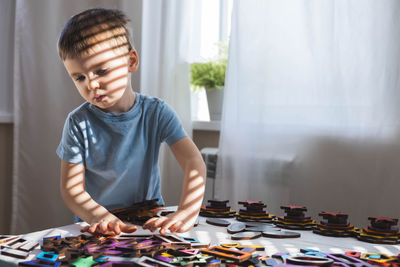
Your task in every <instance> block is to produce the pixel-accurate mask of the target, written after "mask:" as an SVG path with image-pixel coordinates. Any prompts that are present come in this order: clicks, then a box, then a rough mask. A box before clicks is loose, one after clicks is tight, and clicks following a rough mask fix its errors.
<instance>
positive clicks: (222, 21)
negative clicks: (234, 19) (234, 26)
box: [191, 0, 233, 121]
mask: <svg viewBox="0 0 400 267" xmlns="http://www.w3.org/2000/svg"><path fill="white" fill-rule="evenodd" d="M232 2H233V0H219V1H215V0H202V1H201V3H200V12H199V13H200V14H201V15H200V16H199V17H198V18H196V19H197V20H199V21H196V22H195V23H194V25H197V27H198V28H197V30H198V31H197V32H198V33H200V36H199V37H197V38H198V39H200V42H199V45H198V47H197V49H196V50H197V51H194V53H193V57H192V58H191V63H194V62H206V61H208V60H210V59H213V58H215V57H216V56H218V53H219V46H218V44H219V43H226V44H227V43H228V39H229V33H230V21H231V11H232ZM191 104H192V105H191V106H192V121H210V113H209V109H208V103H207V96H206V92H205V90H204V89H200V90H196V91H195V92H194V91H193V90H192V98H191Z"/></svg>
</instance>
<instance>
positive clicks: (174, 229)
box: [169, 221, 183, 232]
mask: <svg viewBox="0 0 400 267" xmlns="http://www.w3.org/2000/svg"><path fill="white" fill-rule="evenodd" d="M182 224H183V223H182V222H181V221H177V222H176V223H174V224H173V225H171V227H170V228H169V231H170V232H178V231H179V229H180V228H181V227H182Z"/></svg>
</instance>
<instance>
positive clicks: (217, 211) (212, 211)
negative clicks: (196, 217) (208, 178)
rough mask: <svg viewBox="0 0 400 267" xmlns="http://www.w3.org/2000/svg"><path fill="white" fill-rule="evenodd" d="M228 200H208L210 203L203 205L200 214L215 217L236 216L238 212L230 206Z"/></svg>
mask: <svg viewBox="0 0 400 267" xmlns="http://www.w3.org/2000/svg"><path fill="white" fill-rule="evenodd" d="M228 202H229V200H215V199H212V200H208V204H207V205H206V206H202V207H201V209H200V215H201V216H204V217H213V218H231V217H234V216H235V214H236V212H235V211H234V210H232V209H231V207H230V206H228Z"/></svg>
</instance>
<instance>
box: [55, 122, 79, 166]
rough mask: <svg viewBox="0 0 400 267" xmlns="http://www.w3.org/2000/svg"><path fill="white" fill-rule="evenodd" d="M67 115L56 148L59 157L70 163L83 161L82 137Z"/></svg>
mask: <svg viewBox="0 0 400 267" xmlns="http://www.w3.org/2000/svg"><path fill="white" fill-rule="evenodd" d="M78 129H79V127H78V125H76V124H75V123H74V121H73V119H72V117H71V116H70V115H69V116H68V117H67V119H66V120H65V124H64V129H63V133H62V137H61V141H60V144H59V145H58V148H57V150H56V153H57V155H58V156H59V157H60V159H62V160H65V161H67V162H70V163H76V164H78V163H84V141H83V140H84V138H83V135H82V133H80V132H79V130H78Z"/></svg>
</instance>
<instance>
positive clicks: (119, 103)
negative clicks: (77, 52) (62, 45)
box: [64, 43, 138, 113]
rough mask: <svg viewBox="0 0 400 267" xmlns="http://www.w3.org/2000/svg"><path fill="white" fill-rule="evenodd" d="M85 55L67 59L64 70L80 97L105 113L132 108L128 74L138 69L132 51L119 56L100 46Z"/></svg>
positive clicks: (113, 51) (135, 57) (109, 46)
mask: <svg viewBox="0 0 400 267" xmlns="http://www.w3.org/2000/svg"><path fill="white" fill-rule="evenodd" d="M91 50H93V51H91V53H90V54H89V55H86V54H85V55H82V56H81V57H78V58H67V59H66V60H65V61H64V66H65V68H66V69H67V71H68V73H69V75H70V76H71V78H72V80H73V81H74V83H75V86H76V88H77V89H78V91H79V93H80V94H81V96H82V97H83V98H84V99H85V100H86V101H88V102H89V103H91V104H93V105H95V106H97V107H98V108H100V109H102V110H104V111H106V112H115V113H120V112H126V111H128V110H129V109H130V108H131V106H132V104H133V103H131V102H130V100H131V96H132V88H131V84H130V80H129V73H130V72H135V71H136V70H137V67H138V56H137V53H136V51H135V50H134V49H132V50H131V51H130V52H129V53H125V54H123V52H121V51H119V50H114V49H112V47H111V45H110V44H108V43H104V44H102V45H101V46H100V45H97V46H95V47H93V48H92V49H91Z"/></svg>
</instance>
